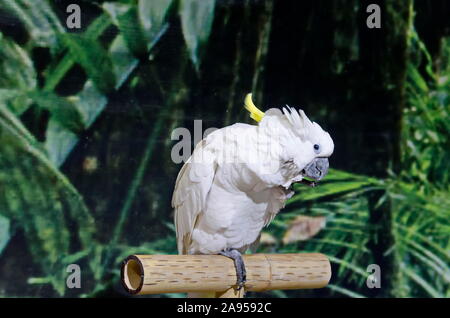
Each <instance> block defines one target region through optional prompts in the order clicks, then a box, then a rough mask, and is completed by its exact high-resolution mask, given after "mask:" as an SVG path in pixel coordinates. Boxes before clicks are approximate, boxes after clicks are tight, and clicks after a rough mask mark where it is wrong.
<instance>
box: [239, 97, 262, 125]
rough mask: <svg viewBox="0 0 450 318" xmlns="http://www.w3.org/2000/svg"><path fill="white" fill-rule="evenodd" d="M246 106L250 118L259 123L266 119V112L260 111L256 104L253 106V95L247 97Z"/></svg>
mask: <svg viewBox="0 0 450 318" xmlns="http://www.w3.org/2000/svg"><path fill="white" fill-rule="evenodd" d="M244 106H245V109H247V110H248V111H249V112H250V117H251V118H253V119H254V120H256V121H257V122H260V121H261V119H262V118H263V117H264V112H262V111H261V110H259V109H258V107H256V106H255V104H253V101H252V94H251V93H250V94H247V96H245V101H244Z"/></svg>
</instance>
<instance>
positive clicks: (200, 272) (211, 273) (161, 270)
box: [121, 253, 331, 295]
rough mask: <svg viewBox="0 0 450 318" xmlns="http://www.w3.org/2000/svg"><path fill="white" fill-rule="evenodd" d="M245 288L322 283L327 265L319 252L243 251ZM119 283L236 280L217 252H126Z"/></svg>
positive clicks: (139, 287) (189, 285) (200, 288)
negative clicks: (138, 253)
mask: <svg viewBox="0 0 450 318" xmlns="http://www.w3.org/2000/svg"><path fill="white" fill-rule="evenodd" d="M243 258H244V262H245V266H246V269H247V282H246V284H245V287H246V290H248V291H258V292H260V291H265V290H274V289H306V288H321V287H325V286H326V285H327V284H328V282H329V280H330V278H331V266H330V262H329V260H328V258H327V257H326V256H325V255H323V254H317V253H302V254H250V255H244V256H243ZM121 276H122V284H123V286H124V287H125V289H126V290H127V291H128V292H129V293H130V294H137V295H143V294H163V293H183V292H198V293H204V292H215V293H218V294H221V293H222V294H223V293H224V292H226V291H228V290H230V288H232V287H234V286H235V284H236V271H235V267H234V263H233V261H232V260H231V259H229V258H227V257H225V256H220V255H131V256H129V257H128V258H127V259H125V260H124V262H123V265H122V270H121Z"/></svg>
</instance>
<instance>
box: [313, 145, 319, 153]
mask: <svg viewBox="0 0 450 318" xmlns="http://www.w3.org/2000/svg"><path fill="white" fill-rule="evenodd" d="M319 150H320V146H319V145H318V144H315V145H314V152H315V153H319Z"/></svg>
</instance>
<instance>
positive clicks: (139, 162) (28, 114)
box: [0, 0, 450, 297]
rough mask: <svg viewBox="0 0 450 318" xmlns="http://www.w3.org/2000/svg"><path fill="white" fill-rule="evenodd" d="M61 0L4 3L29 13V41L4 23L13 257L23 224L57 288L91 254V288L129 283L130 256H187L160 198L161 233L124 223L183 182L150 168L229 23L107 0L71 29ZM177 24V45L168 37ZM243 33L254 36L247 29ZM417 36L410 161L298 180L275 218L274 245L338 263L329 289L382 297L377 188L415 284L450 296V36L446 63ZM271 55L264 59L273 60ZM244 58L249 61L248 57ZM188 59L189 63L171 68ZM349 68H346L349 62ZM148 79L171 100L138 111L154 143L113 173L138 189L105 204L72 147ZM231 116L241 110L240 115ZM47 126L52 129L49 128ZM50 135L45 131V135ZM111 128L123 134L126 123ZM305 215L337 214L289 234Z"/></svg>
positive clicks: (199, 9) (406, 146)
mask: <svg viewBox="0 0 450 318" xmlns="http://www.w3.org/2000/svg"><path fill="white" fill-rule="evenodd" d="M53 6H54V4H52V3H51V1H44V0H40V1H35V0H33V1H31V0H19V1H12V0H4V1H2V3H1V4H0V8H1V9H2V10H4V11H5V12H7V14H10V15H12V16H15V17H16V18H17V19H18V20H19V21H21V23H22V24H23V27H24V29H25V30H26V32H27V37H26V41H25V43H21V44H18V43H19V42H18V41H17V40H16V39H14V38H12V37H9V36H7V35H5V34H1V33H0V73H1V74H2V76H1V78H0V145H2V146H1V147H0V189H1V190H2V191H0V256H2V254H1V253H4V251H5V250H7V249H8V244H10V243H9V242H11V239H12V238H14V235H16V234H17V233H23V235H24V237H25V240H26V245H27V247H28V250H29V253H30V255H31V257H32V259H31V260H26V261H27V262H29V263H30V266H33V267H34V269H35V273H36V272H37V274H35V275H36V277H28V283H29V284H34V285H41V284H50V285H51V286H52V287H53V288H54V290H55V292H56V294H58V295H67V290H66V289H65V277H66V275H67V273H65V266H66V265H68V264H71V263H81V264H83V265H84V267H83V268H84V269H83V273H84V274H83V275H86V277H88V278H89V280H90V281H92V282H93V283H92V284H91V285H88V286H87V287H86V289H84V290H83V295H81V296H84V297H88V296H100V295H102V293H104V292H105V291H108V290H111V289H112V287H111V286H112V285H113V284H114V283H115V282H117V280H118V277H119V264H120V262H121V261H122V260H123V258H125V257H126V256H127V255H129V254H133V253H143V254H144V253H151V254H153V253H176V242H175V233H174V229H173V225H172V224H170V225H168V224H166V223H165V222H166V221H167V220H168V216H167V215H160V214H158V213H159V212H158V211H159V210H163V209H162V208H161V206H159V205H158V202H156V203H155V204H154V206H152V207H148V209H149V212H148V214H152V215H153V219H152V221H153V222H154V223H155V228H161V229H162V230H161V233H162V234H161V235H159V236H158V237H159V239H156V240H152V241H150V242H146V243H142V240H138V239H136V238H134V237H126V236H125V235H124V233H126V230H127V225H128V222H129V221H130V220H132V219H133V218H136V217H139V216H140V215H139V213H141V212H140V211H136V210H137V209H134V207H135V204H136V202H138V201H139V200H140V198H141V197H143V196H151V195H153V196H154V197H156V198H161V197H162V196H163V195H167V193H168V192H169V191H167V193H165V194H164V193H163V191H165V189H163V187H162V186H160V185H159V184H158V180H156V181H153V180H152V182H153V183H154V184H153V186H154V187H155V188H156V190H152V191H153V192H150V191H149V190H148V188H146V186H147V185H146V184H145V178H144V177H145V173H146V171H147V170H148V169H152V168H153V169H159V168H160V167H161V166H156V163H157V159H160V161H164V160H166V159H167V158H165V157H164V156H165V155H166V153H167V152H169V153H170V150H169V151H167V149H169V147H170V145H171V144H170V142H168V141H167V140H166V139H164V142H165V143H164V145H163V147H164V149H162V150H161V148H160V145H159V144H158V141H161V140H162V139H163V138H165V137H166V136H164V135H163V133H164V132H166V131H167V129H168V127H176V125H178V124H179V123H180V122H181V121H182V120H183V119H184V118H188V116H187V114H188V112H190V111H193V109H194V108H195V107H196V106H195V105H194V104H195V103H192V104H191V103H184V98H185V97H184V95H185V94H186V92H187V91H189V90H191V89H193V88H194V87H195V86H196V85H197V84H198V83H197V82H196V80H198V78H199V77H201V76H199V75H202V70H201V68H200V66H201V63H202V59H203V58H204V57H205V49H206V48H207V47H208V40H209V37H210V33H211V30H212V26H213V22H214V21H216V22H215V23H218V24H220V23H222V21H219V20H214V16H215V14H216V1H215V0H179V1H175V0H155V1H153V0H152V1H146V0H139V1H120V2H113V1H111V2H103V3H102V5H100V6H98V8H100V9H101V10H102V12H101V13H100V14H99V15H98V16H96V17H95V18H94V19H93V21H92V22H90V24H89V25H88V26H87V28H85V29H84V31H83V32H80V33H69V32H66V30H65V29H64V28H63V27H62V24H61V22H60V21H59V20H58V17H57V16H56V14H55V13H54V12H53ZM246 7H248V6H246ZM245 10H248V8H246V9H245ZM247 13H248V12H246V13H245V14H246V15H247V16H250V15H248V14H247ZM175 21H177V23H174V22H175ZM224 24H226V22H224ZM177 25H180V26H181V30H178V29H177V28H176V26H177ZM244 25H246V24H244ZM255 25H258V24H257V23H256V24H255ZM169 32H171V33H170V38H171V40H172V41H174V42H168V41H169V39H167V38H165V35H166V34H167V33H169ZM176 32H179V34H178V36H179V38H180V44H179V45H183V46H182V48H181V50H179V51H175V50H174V48H173V47H172V46H171V45H172V44H173V43H177V42H176V40H173V39H172V38H176V37H177V35H176ZM236 36H237V37H244V38H247V37H249V35H248V34H247V30H245V32H244V31H239V34H237V35H236ZM183 41H184V42H183ZM355 41H356V40H355ZM167 43H169V44H168V45H167ZM177 45H178V44H177ZM252 45H253V44H252ZM409 46H410V54H411V56H410V60H411V62H410V63H409V64H408V69H407V79H406V96H407V105H406V108H405V112H404V117H403V128H402V133H403V135H402V145H403V149H402V170H401V171H402V172H401V173H400V174H399V175H394V174H392V175H391V176H390V177H389V178H387V179H385V180H379V179H376V178H372V177H368V176H364V175H357V174H353V173H350V172H346V171H340V170H335V169H331V170H330V173H329V175H328V176H327V177H326V178H325V180H324V181H323V182H321V183H320V184H319V186H318V187H316V188H307V187H304V186H302V185H296V188H295V190H296V193H297V194H296V195H295V196H294V197H292V198H291V199H290V200H289V201H288V202H287V207H286V209H285V210H283V212H282V213H280V215H279V216H277V218H275V220H274V221H273V223H272V224H271V225H270V227H269V232H270V233H272V234H273V235H274V236H275V238H276V244H275V246H269V247H267V246H263V247H262V250H263V251H264V250H266V251H268V252H273V251H276V252H280V253H282V252H285V253H290V252H298V251H302V252H321V253H325V254H327V255H328V256H329V257H330V260H331V262H332V263H333V270H334V271H333V280H332V284H330V285H329V286H328V288H329V290H328V292H329V295H332V296H333V295H345V296H348V297H366V296H370V291H369V290H368V289H367V288H366V285H365V282H366V278H367V274H368V273H367V272H366V267H367V265H368V264H370V263H371V262H372V261H373V255H372V252H373V251H371V250H370V248H369V247H368V242H369V240H370V238H371V237H370V235H371V233H372V230H373V229H374V227H376V226H377V225H376V224H370V222H369V212H368V209H369V207H368V205H369V204H368V195H369V194H370V192H371V191H373V190H377V189H384V190H385V191H386V196H385V197H383V198H382V199H381V200H382V201H383V200H390V202H391V203H392V208H393V215H394V228H393V229H392V230H393V232H394V233H395V237H396V240H397V242H396V245H395V246H392V247H391V250H390V251H388V252H392V251H393V250H395V251H396V252H397V253H398V255H399V256H400V259H401V272H402V276H401V288H402V289H403V292H404V293H403V294H404V295H406V296H410V297H415V296H418V297H448V296H450V289H449V285H450V270H449V263H450V255H449V252H448V251H449V250H450V241H449V236H448V233H449V231H450V226H449V223H448V220H449V217H450V215H449V212H448V211H449V210H448V209H446V208H445V207H447V206H449V204H450V202H449V201H450V200H449V197H450V195H449V191H450V190H449V188H448V186H449V181H450V180H449V171H450V166H449V161H448V160H447V158H448V157H449V155H450V154H449V151H450V144H449V140H450V138H449V137H450V136H449V132H450V126H449V125H450V124H449V121H448V118H449V117H450V116H449V115H450V109H449V97H448V94H449V84H450V82H449V76H450V63H449V59H450V42H448V40H447V41H445V42H444V43H443V46H442V47H443V52H442V54H441V62H440V63H441V65H440V66H439V68H438V70H436V67H434V65H433V63H434V62H435V61H433V60H432V57H431V56H430V54H429V53H428V52H427V50H426V47H425V45H424V44H423V43H422V42H421V40H420V39H419V37H418V35H417V33H416V32H415V31H414V30H411V33H410V39H409ZM36 49H47V50H48V51H49V52H50V57H49V59H50V61H49V63H47V64H46V65H45V66H44V69H43V70H42V69H40V67H38V64H39V63H37V58H36V56H35V55H34V53H35V52H36V51H35V50H36ZM177 49H178V48H177ZM236 50H239V48H236ZM243 52H244V51H243ZM169 54H177V55H176V58H175V59H167V55H169ZM259 54H261V52H259V53H258V54H257V57H256V58H260V57H258V56H259ZM237 57H239V59H240V58H242V57H240V56H239V54H238V55H237ZM244 59H247V57H245V58H244ZM168 60H169V61H170V62H167V61H168ZM174 60H176V63H175V65H170V67H168V66H167V64H168V63H173V61H174ZM189 61H190V62H189ZM250 62H252V63H253V62H254V61H250ZM189 63H191V64H189ZM239 63H240V62H238V63H237V64H236V65H235V67H236V68H237V71H236V74H233V76H235V77H236V83H239V85H240V83H241V82H242V83H244V82H245V81H243V80H241V79H240V76H242V74H240V73H242V71H239V70H238V68H239ZM256 64H257V63H255V65H256ZM230 66H231V65H230ZM79 69H81V70H82V72H83V74H84V75H86V79H85V80H82V81H81V83H78V82H77V84H79V89H78V90H76V91H73V90H72V91H70V93H68V94H67V93H65V92H61V88H62V87H63V88H64V87H67V86H68V85H67V81H69V83H72V82H71V81H73V78H71V74H72V73H73V72H75V73H76V71H77V70H79ZM194 69H195V70H196V71H197V73H196V74H195V73H194V72H192V73H194V75H193V76H191V77H189V79H186V78H185V77H186V73H189V71H190V70H194ZM172 73H173V74H172ZM337 73H339V74H341V73H342V74H344V73H345V72H344V64H342V66H340V70H339V72H337ZM258 74H259V73H258ZM261 74H262V73H261ZM253 80H255V79H253ZM258 81H259V79H258ZM233 83H234V82H233ZM233 85H234V84H233ZM236 85H237V84H236ZM138 88H140V89H141V91H140V92H141V93H142V90H143V91H147V90H151V92H152V94H153V95H155V96H154V98H155V100H158V102H157V103H159V104H160V105H161V107H160V109H158V110H157V111H154V110H153V109H152V111H151V113H152V114H151V116H149V117H145V116H144V115H142V113H143V111H142V109H141V108H140V107H139V106H138V107H136V108H133V109H131V110H130V109H126V111H127V112H128V111H132V112H135V113H136V114H137V115H136V117H139V118H140V120H141V122H142V125H143V126H144V127H146V133H145V135H144V136H143V137H142V136H140V137H141V138H144V143H143V145H144V146H143V149H142V151H141V152H136V153H137V155H136V153H135V152H133V153H130V155H129V158H128V157H127V158H128V159H129V160H128V161H127V162H126V165H127V168H128V165H130V168H128V169H129V173H128V174H129V176H130V178H128V179H126V180H124V179H123V175H120V174H114V173H115V170H112V172H109V173H110V174H111V175H108V177H110V179H111V181H110V183H115V182H116V183H117V182H120V183H126V184H127V185H126V186H125V188H126V191H124V192H123V194H120V196H123V200H121V201H119V206H118V207H117V211H110V210H111V209H104V210H101V209H98V206H99V205H100V203H98V202H91V201H92V200H89V196H88V194H89V193H86V191H85V192H82V191H81V190H79V189H77V188H76V187H75V184H77V183H76V181H77V180H75V178H74V179H73V180H72V179H70V178H69V175H71V176H73V175H74V173H73V171H72V174H70V173H71V169H75V168H73V166H70V165H69V166H68V167H66V166H64V168H61V167H63V165H64V163H68V161H67V158H68V157H69V156H70V155H71V154H73V152H72V150H73V149H75V147H76V146H77V145H78V146H80V144H79V142H80V138H81V137H82V136H83V134H86V133H87V132H89V133H90V134H89V135H90V136H91V135H92V136H97V135H101V134H104V133H105V129H101V128H100V127H99V126H96V125H94V124H95V123H98V121H99V120H104V121H105V122H106V124H105V125H106V127H109V125H110V124H111V125H112V123H110V122H109V117H108V116H107V114H105V109H108V106H109V105H110V103H111V101H114V100H112V97H116V98H117V96H119V95H123V96H126V97H129V98H130V100H131V101H130V104H131V105H134V104H133V103H135V102H134V101H132V99H133V98H135V96H136V95H137V94H135V90H136V91H137V90H138ZM212 89H213V90H214V88H212ZM214 94H215V93H211V95H214ZM233 94H234V93H233ZM130 96H131V97H130ZM152 98H153V96H152ZM230 98H231V97H230ZM141 101H142V100H141ZM145 102H146V101H145ZM128 106H129V105H128ZM124 107H125V106H124ZM35 109H37V111H34V110H35ZM120 111H122V109H120ZM42 113H45V114H48V119H43V118H42V116H41V115H42ZM153 113H154V114H153ZM147 116H148V115H147ZM226 116H232V115H231V112H230V113H229V114H228V113H227V114H226ZM30 118H31V119H30ZM180 118H181V119H180ZM216 119H217V118H215V120H216ZM36 123H38V124H40V125H38V126H39V129H41V130H42V131H41V130H39V129H36V125H35V124H36ZM42 123H43V124H42ZM123 124H124V126H125V125H126V124H127V123H125V122H124V123H123ZM133 128H135V127H133ZM121 129H122V128H121ZM124 130H125V129H124ZM138 130H139V129H135V130H133V133H135V132H136V131H138ZM38 132H42V133H41V134H40V136H38V135H39V134H38ZM106 132H107V133H110V134H111V136H112V138H111V139H113V137H114V136H116V135H117V134H118V133H119V132H118V131H106ZM133 138H134V135H133ZM42 139H43V141H42V142H41V141H39V140H42ZM132 142H133V143H134V142H135V140H134V139H133V140H132ZM82 145H83V146H85V144H82ZM97 147H100V148H101V147H104V148H105V149H106V150H103V151H104V152H107V151H111V152H113V151H114V150H115V149H114V148H113V150H111V149H110V147H111V145H110V144H105V145H103V144H101V145H97ZM102 149H103V148H102ZM156 155H159V158H157V156H156ZM126 156H128V154H126ZM114 160H115V159H114ZM117 162H118V163H117V164H116V165H118V166H119V165H120V162H119V161H117ZM69 163H70V162H69ZM134 163H135V164H134ZM154 166H156V168H154ZM76 169H79V170H76V171H77V172H76V173H78V171H80V173H82V172H84V171H82V169H81V168H79V167H76ZM100 169H104V168H103V167H101V168H100ZM164 169H166V167H164ZM170 169H172V170H170ZM175 170H176V169H174V167H173V165H172V164H171V165H170V167H169V168H167V170H164V171H163V172H161V173H162V174H167V176H169V177H173V176H174V174H175V173H176V171H175ZM170 173H172V174H173V175H170ZM127 176H128V175H127ZM167 176H165V178H167ZM94 178H95V177H94ZM117 180H119V181H117ZM155 184H156V186H155ZM107 186H109V185H107ZM84 190H85V189H84ZM86 197H88V198H86ZM114 199H115V198H108V200H111V201H112V200H114ZM155 201H158V200H155ZM115 202H116V201H115ZM381 203H382V202H379V204H381ZM114 208H115V207H114ZM99 211H100V212H99ZM114 212H117V213H114ZM145 213H147V211H145ZM299 214H302V215H309V216H325V217H326V220H327V224H326V227H325V228H324V229H323V230H322V231H320V232H319V233H318V235H317V236H315V237H313V238H311V239H309V240H307V241H299V242H294V243H289V244H286V245H283V244H282V237H283V235H284V234H285V232H286V230H287V229H288V227H289V224H290V222H291V221H292V220H293V219H294V218H295V217H296V216H298V215H299ZM105 224H106V225H107V228H109V229H111V230H110V232H109V233H108V235H109V236H108V238H109V239H108V240H104V239H103V240H102V239H101V236H102V233H101V232H102V230H103V229H104V228H105ZM131 224H133V223H131ZM16 261H17V262H18V263H20V262H21V260H16ZM36 269H37V270H36ZM289 293H290V292H284V291H276V292H273V294H272V296H276V297H285V296H287V295H289ZM294 295H297V294H295V293H294ZM77 296H80V295H77Z"/></svg>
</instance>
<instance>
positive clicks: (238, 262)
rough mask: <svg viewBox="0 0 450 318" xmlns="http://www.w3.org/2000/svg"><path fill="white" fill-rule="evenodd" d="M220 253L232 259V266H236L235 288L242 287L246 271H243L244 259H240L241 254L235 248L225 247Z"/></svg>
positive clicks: (245, 278)
mask: <svg viewBox="0 0 450 318" xmlns="http://www.w3.org/2000/svg"><path fill="white" fill-rule="evenodd" d="M219 254H220V255H223V256H226V257H228V258H231V259H232V260H233V261H234V266H235V267H236V276H237V282H236V285H237V288H236V289H237V290H240V289H241V288H242V287H244V285H245V282H246V280H247V273H246V271H245V264H244V260H243V259H242V254H241V253H240V252H239V251H238V250H236V249H232V248H230V249H228V248H227V249H225V250H223V251H222V252H220V253H219Z"/></svg>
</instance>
